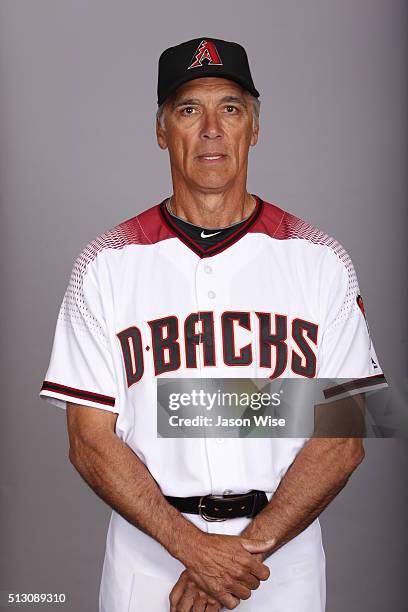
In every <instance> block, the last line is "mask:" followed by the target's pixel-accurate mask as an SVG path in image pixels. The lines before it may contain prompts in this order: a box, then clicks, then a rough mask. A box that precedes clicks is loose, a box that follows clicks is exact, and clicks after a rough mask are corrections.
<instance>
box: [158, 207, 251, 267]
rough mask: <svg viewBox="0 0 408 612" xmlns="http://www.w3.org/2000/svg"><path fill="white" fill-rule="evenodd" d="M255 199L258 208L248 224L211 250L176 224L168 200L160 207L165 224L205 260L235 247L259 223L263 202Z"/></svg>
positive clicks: (247, 221)
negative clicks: (168, 207)
mask: <svg viewBox="0 0 408 612" xmlns="http://www.w3.org/2000/svg"><path fill="white" fill-rule="evenodd" d="M254 197H255V200H256V206H255V208H254V210H253V211H252V213H251V214H250V216H249V217H248V219H247V220H246V223H243V224H242V225H239V227H238V228H237V230H236V231H235V232H233V233H232V234H230V235H229V236H228V237H227V238H225V240H222V241H221V242H219V243H217V244H215V245H214V246H212V247H210V248H209V249H203V248H202V246H201V245H199V244H198V243H197V242H195V240H193V239H192V238H191V237H190V236H188V235H187V234H186V232H184V231H183V230H182V229H181V228H180V227H179V226H178V225H177V224H176V223H175V222H174V219H173V217H172V216H171V215H170V213H169V211H168V210H167V206H166V202H167V198H166V199H165V200H163V202H161V203H160V205H159V207H160V214H161V216H162V219H163V221H164V223H165V224H166V226H167V227H168V228H169V229H170V230H171V231H172V232H173V233H174V234H175V235H176V236H177V238H179V239H180V240H181V241H182V242H183V243H184V244H185V245H186V246H187V247H188V248H189V249H191V250H192V251H194V253H195V254H196V255H198V256H199V257H201V258H204V257H212V256H213V255H216V254H217V253H221V251H225V249H228V248H229V247H230V246H231V245H233V244H234V243H235V242H237V241H238V240H240V238H242V237H243V236H245V234H246V233H247V232H248V231H249V229H250V228H251V227H252V226H253V225H254V223H255V222H256V221H257V219H258V218H259V216H260V214H261V212H262V207H263V201H262V200H261V198H260V197H259V196H257V195H255V196H254Z"/></svg>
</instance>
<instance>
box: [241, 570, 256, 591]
mask: <svg viewBox="0 0 408 612" xmlns="http://www.w3.org/2000/svg"><path fill="white" fill-rule="evenodd" d="M238 580H239V582H241V583H242V584H243V585H244V586H246V587H247V588H248V589H251V591H255V589H257V588H258V587H259V585H260V584H261V583H260V581H259V578H257V577H256V576H254V574H248V573H247V572H246V571H245V572H243V573H242V574H241V576H239V577H238Z"/></svg>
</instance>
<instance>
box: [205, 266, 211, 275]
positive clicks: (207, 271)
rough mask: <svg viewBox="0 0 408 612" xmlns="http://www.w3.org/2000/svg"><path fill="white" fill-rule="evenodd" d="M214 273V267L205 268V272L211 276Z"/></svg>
mask: <svg viewBox="0 0 408 612" xmlns="http://www.w3.org/2000/svg"><path fill="white" fill-rule="evenodd" d="M212 271H213V269H212V267H211V266H209V265H208V264H207V265H206V266H204V272H206V273H207V274H211V272H212Z"/></svg>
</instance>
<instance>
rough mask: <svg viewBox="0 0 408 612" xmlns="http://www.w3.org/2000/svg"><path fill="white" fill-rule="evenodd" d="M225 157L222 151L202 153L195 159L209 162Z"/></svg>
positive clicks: (221, 159)
mask: <svg viewBox="0 0 408 612" xmlns="http://www.w3.org/2000/svg"><path fill="white" fill-rule="evenodd" d="M226 157H227V156H226V155H224V154H223V153H204V154H203V155H197V156H196V159H197V160H198V161H199V162H202V163H207V164H211V163H216V162H220V161H224V159H226Z"/></svg>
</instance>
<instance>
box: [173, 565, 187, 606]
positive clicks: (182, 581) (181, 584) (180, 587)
mask: <svg viewBox="0 0 408 612" xmlns="http://www.w3.org/2000/svg"><path fill="white" fill-rule="evenodd" d="M186 582H187V577H186V575H185V572H182V573H181V575H180V577H179V579H178V580H177V582H176V584H175V585H174V587H173V588H172V590H171V591H170V594H169V601H170V612H175V611H176V606H177V604H178V602H179V601H180V599H181V597H182V595H183V593H184V588H185V585H186Z"/></svg>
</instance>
